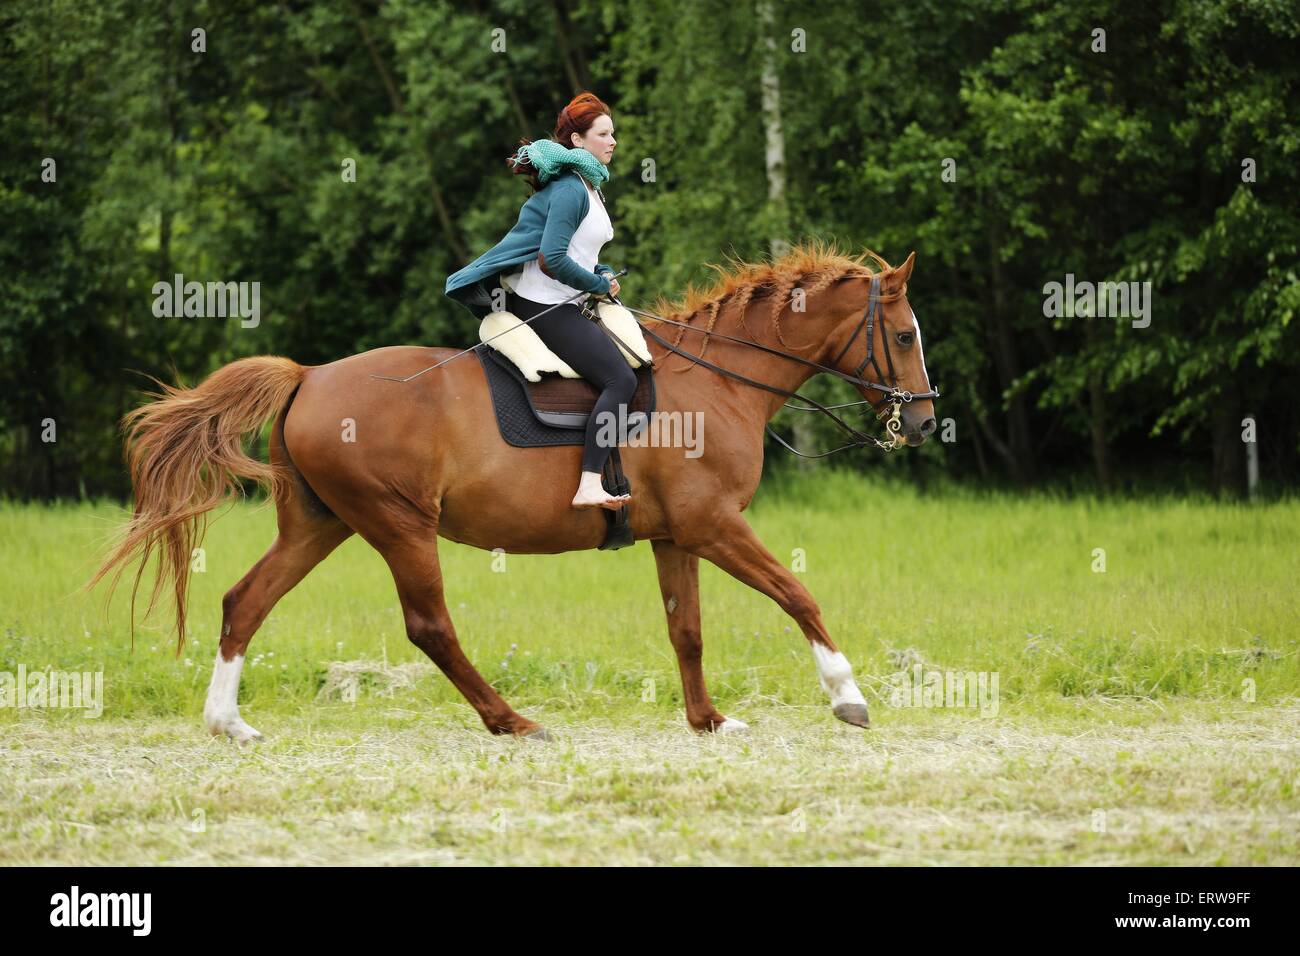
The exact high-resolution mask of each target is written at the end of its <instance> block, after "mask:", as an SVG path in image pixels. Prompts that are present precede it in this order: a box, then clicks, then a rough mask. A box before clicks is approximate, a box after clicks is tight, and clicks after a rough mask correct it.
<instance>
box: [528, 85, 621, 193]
mask: <svg viewBox="0 0 1300 956" xmlns="http://www.w3.org/2000/svg"><path fill="white" fill-rule="evenodd" d="M601 116H609V117H610V118H611V119H612V118H613V117H612V114H611V113H610V112H609V107H608V106H606V105H605V103H604V102H603V101H602V100H601V99H600V97H598V96H597V95H596V94H595V93H579V94H578V95H577V96H575V97H574V98H573V99H571V100H569V104H568V105H567V106H566V107H564V109H562V110H560V113H559V115H558V116H557V117H556V118H555V129H554V130H552V131H551V139H553V140H555V142H557V143H561V144H563V145H564V146H569V147H572V146H573V134H574V133H577V134H578V135H579V136H586V135H587V130H589V129H591V127H592V125H593V124H595V122H596V120H597V119H598V118H599V117H601ZM530 142H532V140H527V139H521V140H520V141H519V145H520V146H526V145H528V143H530ZM518 152H519V151H518V149H516V150H515V153H514V155H518ZM513 158H514V156H513V155H512V156H511V159H513ZM506 163H507V164H508V165H510V167H511V171H512V172H513V173H514V174H515V175H516V176H524V177H526V178H527V180H528V185H530V186H532V187H533V192H537V191H538V190H539V189H541V188H542V183H541V180H539V179H538V178H537V170H536V169H534V168H533V164H532V163H530V162H529V161H528V160H527V158H525V159H524V160H523V162H520V163H511V162H510V159H507V160H506Z"/></svg>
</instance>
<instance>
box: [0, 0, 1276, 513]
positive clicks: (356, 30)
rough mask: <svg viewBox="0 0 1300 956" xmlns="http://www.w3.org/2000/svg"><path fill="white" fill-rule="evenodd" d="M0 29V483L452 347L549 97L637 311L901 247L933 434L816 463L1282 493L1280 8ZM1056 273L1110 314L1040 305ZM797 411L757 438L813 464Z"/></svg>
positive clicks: (330, 20) (249, 20)
mask: <svg viewBox="0 0 1300 956" xmlns="http://www.w3.org/2000/svg"><path fill="white" fill-rule="evenodd" d="M0 21H2V22H3V30H2V31H0V49H2V50H3V55H2V56H0V124H3V125H2V127H0V221H3V223H4V227H3V230H0V290H3V291H2V294H0V301H2V302H3V303H4V306H5V307H4V308H3V310H0V389H2V391H3V395H4V399H5V400H4V402H3V403H0V492H3V493H4V494H6V495H10V496H14V497H18V498H50V497H77V496H82V495H96V494H110V495H124V494H126V493H127V492H128V491H129V486H128V484H127V476H126V475H125V472H124V469H123V465H122V459H121V446H120V439H119V437H118V436H117V434H116V425H117V422H118V420H119V419H120V417H121V416H122V414H124V413H125V412H126V411H127V410H129V409H130V408H132V407H134V406H135V405H136V404H138V403H139V402H140V401H141V400H142V395H141V390H142V389H145V388H149V387H151V385H150V383H149V381H148V379H147V378H145V376H148V375H152V376H156V377H158V378H160V379H162V380H164V381H168V382H171V381H175V380H176V379H177V378H180V379H182V380H185V381H187V382H194V381H196V380H197V379H199V378H201V377H202V376H203V375H205V374H206V373H208V372H210V371H211V370H212V369H214V368H216V367H218V366H220V365H222V364H225V363H226V362H229V361H231V360H233V359H235V358H239V357H242V356H245V355H252V354H268V353H271V354H283V355H287V356H289V357H291V358H293V359H295V360H297V361H299V362H303V363H307V364H318V363H325V362H330V361H333V360H335V359H338V358H341V357H343V356H346V355H349V354H351V353H353V352H357V351H361V350H365V349H370V348H376V347H380V346H385V345H394V344H438V345H461V346H465V345H470V344H472V343H473V342H475V341H477V336H476V330H475V328H474V323H473V320H472V318H471V317H470V316H469V315H468V313H465V312H464V311H463V310H462V309H460V307H459V306H456V305H455V304H454V303H452V302H451V301H450V300H448V299H446V298H444V296H443V294H442V289H443V283H444V281H445V279H446V277H447V275H449V274H450V273H451V272H454V271H455V270H457V269H458V268H460V267H461V266H462V265H464V264H465V263H466V262H468V261H469V260H471V259H472V258H474V257H475V256H477V255H478V254H479V253H480V252H482V251H483V250H485V249H486V248H488V246H490V245H491V244H492V243H494V242H495V241H497V239H499V238H500V237H501V235H503V234H504V233H505V231H506V230H507V229H508V228H509V227H510V226H511V225H513V223H514V221H515V217H516V215H517V213H518V209H519V206H520V204H521V203H522V202H523V200H524V199H525V198H526V190H525V188H524V186H523V184H522V182H521V181H520V180H519V179H518V178H517V177H513V176H511V175H509V173H508V171H507V168H506V165H505V159H506V157H507V156H508V155H510V154H511V153H512V152H513V150H514V148H515V147H516V145H517V144H518V142H519V141H520V139H535V138H538V137H542V136H545V135H546V134H547V133H548V131H549V130H550V128H551V126H552V125H553V122H554V118H555V114H556V112H557V111H558V110H559V108H560V107H561V106H562V105H563V104H564V103H566V102H567V101H568V99H569V98H570V97H571V96H572V95H573V94H574V93H575V92H577V91H579V90H584V89H585V90H591V91H592V92H595V93H596V94H597V95H599V96H600V97H601V98H602V99H604V100H605V101H606V102H607V103H609V104H610V106H611V108H612V110H613V114H614V121H615V127H616V135H617V138H618V139H619V143H620V148H619V151H618V155H617V157H616V159H615V162H614V165H613V167H612V169H611V173H612V179H611V181H610V182H609V184H608V185H607V187H606V195H607V197H608V198H609V205H610V209H611V211H612V213H613V217H614V226H615V231H616V237H615V240H614V242H613V243H611V244H610V245H609V246H607V247H606V250H605V252H604V253H603V254H602V259H603V261H607V262H611V263H616V264H618V265H620V266H627V267H629V269H630V270H631V271H630V274H629V275H628V276H627V277H626V280H625V281H624V297H625V299H626V300H627V301H629V302H632V303H633V304H635V303H637V302H640V303H641V304H642V305H643V306H645V305H648V304H649V303H651V302H652V301H653V300H654V298H655V297H656V296H657V295H660V294H663V295H665V296H669V297H672V296H675V295H676V294H677V293H679V292H680V291H682V290H683V289H684V288H685V286H686V284H687V283H691V282H694V283H703V282H707V281H708V280H709V279H710V278H711V277H712V275H713V272H712V271H711V270H710V268H709V266H708V264H709V263H725V257H728V256H732V257H738V258H741V259H746V260H754V259H757V258H759V257H761V256H764V255H770V254H773V253H774V252H779V250H780V248H782V244H783V243H785V242H787V241H796V240H799V239H803V238H811V237H818V238H823V239H833V240H835V241H836V242H838V243H839V244H840V245H841V247H842V248H844V249H846V250H849V251H852V252H854V253H856V252H859V251H861V250H863V249H866V248H870V249H873V250H875V251H876V252H879V253H880V254H882V255H883V256H884V257H885V258H886V259H888V260H889V261H891V262H894V263H898V262H901V261H902V260H903V259H904V258H906V256H907V254H908V253H909V252H910V251H912V250H913V249H915V250H916V252H917V266H916V271H915V273H914V277H913V280H912V282H911V286H910V290H909V299H910V301H911V303H912V306H913V308H914V310H915V311H916V314H917V316H918V318H919V319H920V321H921V323H922V326H923V329H924V335H925V351H926V358H927V363H928V365H929V368H930V372H931V377H932V378H933V379H934V381H935V382H936V384H938V385H939V386H940V387H941V388H942V389H943V392H944V397H943V399H941V400H940V402H939V403H938V408H937V413H938V417H939V418H940V420H941V421H943V420H944V419H950V420H951V421H950V423H949V428H948V438H949V439H950V440H947V441H940V440H932V441H930V442H929V443H927V444H926V445H925V446H924V447H923V448H922V449H920V450H918V451H909V452H908V453H905V454H903V455H897V456H890V457H889V458H882V457H880V456H877V455H875V454H874V453H868V452H866V451H863V452H857V453H853V454H849V453H846V454H844V455H843V456H840V458H839V465H840V466H841V467H848V468H855V469H859V470H863V471H870V472H878V473H882V474H885V473H896V472H897V473H900V474H902V473H906V474H908V475H910V476H911V477H914V478H916V479H917V480H921V481H926V480H930V479H932V478H933V479H949V480H957V481H969V482H979V483H984V484H1008V485H1013V486H1018V487H1032V486H1036V485H1052V486H1056V485H1065V486H1068V487H1077V488H1086V489H1092V490H1115V491H1123V490H1127V489H1136V488H1143V487H1148V486H1154V487H1162V488H1170V487H1172V488H1176V489H1212V490H1215V491H1218V492H1221V493H1226V494H1239V493H1241V492H1242V490H1243V489H1244V487H1245V481H1246V461H1247V445H1248V444H1250V443H1251V439H1253V440H1254V444H1255V450H1256V451H1257V452H1258V462H1259V469H1260V474H1261V477H1262V482H1263V485H1264V487H1265V488H1269V489H1286V488H1288V487H1290V486H1291V485H1292V484H1293V483H1294V481H1295V475H1296V467H1295V466H1296V464H1297V457H1298V454H1300V412H1298V411H1297V408H1300V403H1297V402H1296V401H1295V400H1294V398H1293V393H1292V392H1291V391H1290V387H1291V386H1293V385H1294V384H1295V375H1296V372H1297V370H1298V369H1300V361H1298V359H1300V339H1298V338H1297V334H1296V330H1295V324H1294V322H1293V319H1294V315H1295V311H1296V309H1297V306H1298V305H1300V281H1298V280H1297V259H1298V258H1300V257H1298V255H1297V249H1298V247H1300V208H1298V207H1297V190H1296V175H1295V170H1296V164H1297V156H1298V154H1300V133H1297V124H1296V122H1295V119H1296V110H1295V106H1294V104H1295V102H1296V99H1297V93H1298V92H1300V58H1297V57H1296V56H1295V55H1294V52H1295V49H1296V41H1297V39H1298V38H1300V18H1298V16H1297V6H1296V4H1294V3H1292V2H1282V0H1202V2H1197V3H1186V2H1176V0H1157V2H1153V3H1150V4H1131V3H1121V2H1118V0H1115V2H1106V0H1103V2H1097V3H1089V4H1078V3H1076V2H1072V0H1010V2H1008V0H914V2H908V3H870V2H861V3H842V4H818V3H781V2H777V0H747V2H742V3H740V4H728V3H723V2H719V0H653V2H647V3H634V4H628V3H619V2H614V0H551V2H549V3H526V2H523V0H498V2H462V3H448V2H445V0H390V2H385V3H368V2H361V0H321V2H314V3H310V4H282V5H263V4H258V3H253V2H240V0H237V2H220V3H217V2H200V0H194V2H183V0H148V2H146V0H104V2H101V3H97V4H94V5H86V4H82V3H78V2H72V0H11V2H10V3H8V4H7V5H6V6H5V8H4V11H3V12H2V13H0ZM178 274H179V275H183V276H184V277H185V279H186V280H198V281H220V282H233V283H253V282H256V283H258V287H259V289H260V303H261V306H260V310H261V311H260V316H259V319H258V321H257V322H256V323H255V324H253V323H250V322H248V321H241V320H240V319H239V318H238V317H227V318H224V319H215V318H210V317H209V318H194V317H186V316H185V315H183V314H180V315H172V316H166V315H164V316H159V315H158V314H156V312H157V310H156V309H155V308H154V304H155V300H156V298H157V296H156V293H155V292H154V291H153V290H154V288H155V286H156V284H158V283H159V282H165V283H170V282H172V281H173V279H174V277H175V276H176V275H178ZM1053 283H1056V284H1059V285H1060V286H1061V287H1062V288H1070V289H1081V288H1088V287H1092V288H1103V289H1105V288H1107V287H1105V286H1103V284H1104V283H1110V284H1112V285H1111V286H1110V287H1109V288H1111V289H1112V290H1113V289H1114V288H1116V287H1122V288H1123V289H1124V290H1126V295H1127V290H1131V291H1132V292H1133V296H1134V298H1132V299H1130V300H1128V301H1127V302H1126V307H1125V314H1124V315H1122V316H1119V317H1116V316H1113V315H1101V314H1099V312H1100V309H1098V308H1096V307H1095V306H1097V305H1102V303H1104V302H1105V301H1106V297H1105V295H1104V294H1103V295H1102V296H1100V297H1097V298H1096V299H1094V308H1092V309H1091V314H1089V312H1090V310H1089V308H1088V306H1087V304H1082V305H1081V304H1080V303H1082V302H1083V301H1084V300H1083V299H1082V298H1080V299H1072V300H1071V301H1069V302H1066V303H1064V305H1062V302H1061V297H1060V296H1059V295H1058V296H1057V306H1061V307H1056V308H1054V307H1053V306H1052V305H1051V304H1050V302H1049V300H1051V299H1052V296H1053V292H1052V291H1051V290H1052V289H1053V285H1052V284H1053ZM1121 284H1122V286H1121ZM1112 295H1113V291H1112ZM1136 306H1140V308H1141V309H1142V310H1145V313H1146V314H1145V315H1139V314H1135V312H1134V309H1135V307H1136ZM846 389H847V386H845V385H844V384H843V383H841V382H838V381H834V380H828V379H826V378H825V377H822V378H819V379H816V380H814V381H813V382H811V383H809V386H808V390H807V392H808V394H810V395H811V396H813V397H815V398H818V399H819V400H823V401H826V400H829V399H838V400H842V401H848V400H852V398H854V397H855V396H853V395H852V394H851V393H849V392H847V391H846ZM800 414H801V413H798V412H783V413H781V414H780V415H779V416H778V418H777V420H776V421H775V423H774V425H775V427H777V428H778V430H780V431H782V432H783V433H785V434H787V435H789V434H794V435H795V437H796V438H797V439H798V440H799V441H800V442H803V443H804V444H806V445H808V446H810V447H811V448H812V449H813V450H818V449H820V448H825V447H831V445H832V443H833V442H835V440H836V439H837V437H838V436H837V434H836V433H835V432H833V431H831V430H830V429H829V427H828V426H826V425H824V424H821V423H818V422H816V421H815V420H813V419H811V418H807V417H797V416H800ZM941 434H942V430H941ZM799 447H801V450H805V449H804V447H803V445H800V446H799ZM786 455H787V453H786V452H784V451H782V450H780V449H779V448H778V447H777V446H776V445H775V444H773V445H771V446H770V448H769V452H768V456H769V460H775V459H777V458H778V457H785V456H786ZM817 467H825V466H824V465H823V466H817Z"/></svg>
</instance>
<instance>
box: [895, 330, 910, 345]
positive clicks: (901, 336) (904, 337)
mask: <svg viewBox="0 0 1300 956" xmlns="http://www.w3.org/2000/svg"><path fill="white" fill-rule="evenodd" d="M898 344H899V345H911V344H912V333H911V332H899V333H898Z"/></svg>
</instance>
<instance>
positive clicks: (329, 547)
mask: <svg viewBox="0 0 1300 956" xmlns="http://www.w3.org/2000/svg"><path fill="white" fill-rule="evenodd" d="M282 517H283V512H282ZM350 534H352V529H351V528H349V527H348V526H347V525H345V524H343V523H342V522H341V521H339V520H338V519H336V518H332V517H331V518H325V519H319V520H315V521H308V520H302V521H298V520H294V521H292V522H291V523H286V522H284V521H282V522H281V526H280V534H279V536H278V537H277V538H276V539H275V543H274V544H272V545H271V548H270V550H268V551H267V552H266V554H264V555H263V556H262V558H261V560H259V561H258V562H257V564H255V565H253V567H252V568H251V569H250V570H249V572H248V573H247V574H245V575H244V577H243V578H242V579H241V580H240V582H239V583H238V584H236V585H235V586H234V587H233V588H231V589H230V590H229V591H227V592H226V596H225V597H224V598H223V599H222V601H221V644H220V646H219V647H218V648H217V659H216V662H215V663H214V664H213V667H212V681H211V683H209V684H208V697H207V702H206V703H205V704H204V705H203V719H204V722H205V723H206V724H207V726H208V730H210V731H212V733H213V734H214V735H215V734H225V735H226V736H228V737H230V738H231V739H233V740H235V741H238V742H239V743H247V742H248V741H250V740H260V739H261V737H262V735H261V734H260V733H258V732H257V731H256V730H254V729H253V728H252V727H250V726H249V725H248V724H246V723H245V722H244V721H243V719H242V718H241V717H240V716H239V675H240V672H241V671H243V669H244V653H245V651H246V650H247V649H248V642H249V641H250V640H252V638H253V634H254V633H256V631H257V629H258V628H259V627H261V625H262V622H263V621H264V620H266V615H267V614H269V613H270V612H271V608H272V607H274V606H275V602H276V601H278V600H280V598H282V597H284V595H285V594H287V593H288V592H289V590H290V589H292V588H293V587H294V585H296V584H297V583H298V582H299V581H301V580H302V579H303V578H304V577H306V576H307V572H309V571H310V570H311V569H312V568H314V567H316V565H318V564H319V563H320V562H321V561H323V560H324V559H325V557H326V556H327V555H328V554H329V553H330V552H331V551H333V550H334V549H335V548H337V547H338V546H339V544H340V543H341V542H342V541H344V540H345V539H346V538H347V537H348V535H350Z"/></svg>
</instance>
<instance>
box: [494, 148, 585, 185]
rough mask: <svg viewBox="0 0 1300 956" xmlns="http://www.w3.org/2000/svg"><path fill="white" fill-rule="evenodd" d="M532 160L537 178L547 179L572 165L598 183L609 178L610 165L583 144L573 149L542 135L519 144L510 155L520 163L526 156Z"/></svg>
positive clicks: (570, 167) (545, 181) (513, 161)
mask: <svg viewBox="0 0 1300 956" xmlns="http://www.w3.org/2000/svg"><path fill="white" fill-rule="evenodd" d="M525 158H527V160H528V161H529V162H530V163H532V164H533V169H535V170H537V178H538V179H539V180H540V181H541V182H542V183H548V182H550V181H551V180H552V179H554V178H555V177H556V176H558V175H559V174H560V173H562V172H564V171H565V170H568V169H573V170H575V171H577V173H578V174H579V175H580V176H582V178H583V179H585V180H587V182H589V183H591V184H592V185H593V186H596V187H599V186H600V184H601V183H603V182H605V181H606V180H608V179H609V167H607V166H606V165H605V164H604V163H602V162H601V161H600V160H599V159H597V158H596V157H595V156H593V155H592V154H591V153H590V152H588V151H587V150H585V149H583V148H582V147H581V146H579V147H577V148H576V149H570V148H569V147H567V146H565V145H564V144H563V143H557V142H556V141H555V140H553V139H539V140H535V141H533V142H531V143H526V144H525V145H523V146H520V147H519V152H517V153H515V155H514V156H513V157H511V160H510V161H511V162H512V163H514V164H516V165H517V164H519V163H521V162H523V160H524V159H525Z"/></svg>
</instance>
